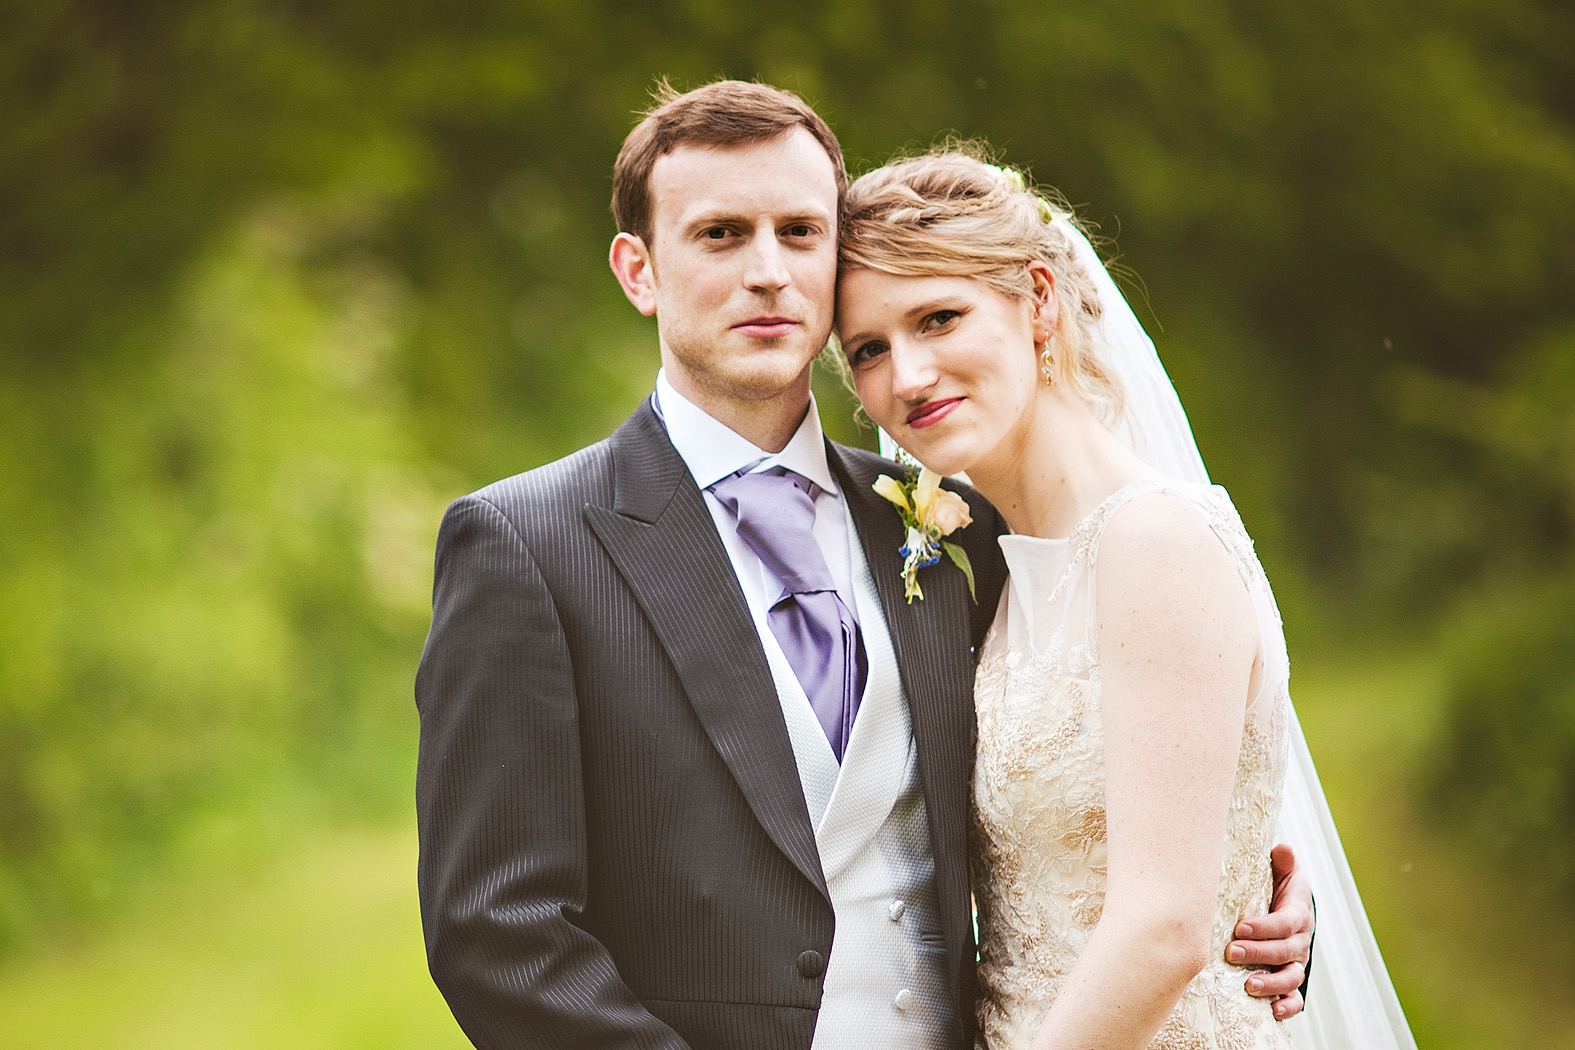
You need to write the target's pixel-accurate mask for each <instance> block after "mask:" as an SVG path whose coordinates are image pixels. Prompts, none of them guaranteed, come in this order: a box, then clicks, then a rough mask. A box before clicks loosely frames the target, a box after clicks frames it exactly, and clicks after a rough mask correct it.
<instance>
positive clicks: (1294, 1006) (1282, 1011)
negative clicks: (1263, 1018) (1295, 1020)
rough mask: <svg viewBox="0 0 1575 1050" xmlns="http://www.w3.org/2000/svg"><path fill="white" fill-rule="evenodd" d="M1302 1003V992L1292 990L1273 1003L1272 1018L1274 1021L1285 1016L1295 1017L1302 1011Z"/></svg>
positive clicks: (1283, 1018)
mask: <svg viewBox="0 0 1575 1050" xmlns="http://www.w3.org/2000/svg"><path fill="white" fill-rule="evenodd" d="M1303 1005H1304V1004H1303V1003H1302V993H1301V992H1292V993H1291V994H1290V995H1287V996H1286V997H1285V998H1284V999H1281V1000H1280V1001H1279V1002H1277V1003H1275V1004H1274V1019H1275V1020H1276V1021H1283V1020H1285V1019H1286V1018H1287V1017H1295V1016H1296V1015H1297V1014H1299V1013H1301V1012H1302V1006H1303Z"/></svg>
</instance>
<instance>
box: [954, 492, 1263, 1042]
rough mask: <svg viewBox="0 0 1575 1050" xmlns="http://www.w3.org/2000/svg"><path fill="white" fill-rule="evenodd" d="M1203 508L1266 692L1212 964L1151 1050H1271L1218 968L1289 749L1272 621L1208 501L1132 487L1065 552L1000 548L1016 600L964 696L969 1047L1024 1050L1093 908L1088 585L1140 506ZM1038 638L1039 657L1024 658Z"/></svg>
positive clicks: (1100, 836) (1249, 718)
mask: <svg viewBox="0 0 1575 1050" xmlns="http://www.w3.org/2000/svg"><path fill="white" fill-rule="evenodd" d="M1160 490H1164V491H1172V492H1176V493H1177V494H1179V495H1182V496H1184V497H1185V498H1186V499H1187V500H1188V501H1189V502H1190V503H1192V505H1194V506H1196V507H1197V508H1198V509H1199V511H1200V512H1201V513H1202V514H1203V515H1204V517H1205V519H1206V520H1207V521H1208V522H1209V524H1210V526H1211V527H1213V529H1214V531H1215V533H1216V534H1217V535H1219V537H1220V539H1221V541H1222V542H1223V543H1224V544H1225V546H1226V548H1227V550H1229V551H1230V552H1231V556H1232V558H1233V560H1235V562H1236V563H1237V565H1238V567H1239V568H1240V571H1241V573H1242V578H1243V579H1244V580H1245V581H1246V582H1247V585H1248V588H1249V591H1251V593H1252V595H1253V600H1254V603H1255V605H1256V606H1257V608H1258V610H1259V622H1260V626H1261V627H1262V629H1263V632H1264V687H1263V688H1261V689H1260V690H1259V693H1258V696H1257V697H1256V698H1254V701H1253V703H1251V704H1250V705H1249V706H1248V707H1247V709H1246V717H1245V720H1244V723H1243V732H1242V740H1241V749H1240V752H1239V758H1238V761H1237V770H1236V780H1235V784H1234V787H1233V789H1232V793H1231V801H1230V809H1229V813H1228V816H1227V820H1226V843H1225V846H1226V848H1225V853H1224V862H1223V864H1222V868H1221V873H1220V893H1219V904H1218V907H1217V908H1216V912H1215V923H1214V928H1213V935H1212V939H1211V958H1212V959H1213V960H1214V961H1213V962H1211V963H1210V964H1209V965H1208V966H1207V967H1206V968H1205V969H1204V970H1203V972H1202V973H1200V974H1199V975H1198V976H1197V977H1196V978H1195V979H1194V980H1193V981H1192V982H1191V983H1190V984H1189V985H1188V987H1187V989H1186V991H1185V992H1184V993H1183V995H1182V998H1181V1000H1180V1001H1179V1002H1178V1003H1177V1005H1176V1007H1175V1009H1174V1010H1173V1011H1172V1013H1171V1014H1170V1016H1169V1017H1168V1018H1167V1020H1166V1022H1165V1025H1164V1027H1163V1028H1162V1029H1161V1031H1160V1032H1159V1034H1158V1035H1157V1036H1156V1037H1155V1039H1154V1041H1153V1042H1152V1043H1151V1044H1150V1046H1151V1047H1152V1048H1154V1050H1271V1048H1272V1050H1282V1048H1287V1047H1289V1046H1290V1045H1291V1044H1290V1042H1289V1038H1288V1036H1287V1035H1286V1034H1285V1030H1284V1029H1283V1028H1282V1027H1281V1026H1280V1025H1279V1024H1278V1023H1277V1022H1276V1021H1275V1020H1274V1019H1273V1014H1272V1012H1271V1009H1270V1006H1269V1004H1268V1003H1267V1002H1264V1001H1261V1000H1257V999H1253V998H1251V997H1250V996H1248V995H1247V994H1246V991H1245V990H1244V989H1243V983H1244V981H1245V979H1246V975H1245V973H1244V971H1243V970H1242V969H1241V968H1239V967H1233V966H1230V965H1229V964H1227V963H1226V962H1225V961H1224V952H1225V945H1226V944H1227V943H1228V942H1229V940H1230V935H1231V932H1232V930H1233V929H1234V928H1235V924H1236V921H1237V919H1239V918H1240V916H1242V915H1243V914H1253V913H1260V912H1264V911H1267V910H1268V906H1269V898H1270V893H1271V890H1272V886H1271V876H1270V872H1269V850H1270V848H1271V847H1272V846H1273V844H1274V834H1275V825H1276V820H1277V817H1278V814H1279V806H1280V792H1281V785H1282V780H1283V776H1284V770H1285V763H1286V753H1287V747H1288V742H1289V734H1288V729H1289V721H1288V710H1289V703H1290V693H1289V690H1288V685H1287V682H1288V665H1287V662H1286V661H1285V659H1284V641H1283V635H1282V634H1281V631H1280V624H1279V616H1278V611H1277V610H1276V609H1275V608H1274V602H1273V596H1272V594H1271V593H1270V591H1269V587H1268V581H1267V579H1266V578H1265V577H1264V575H1263V570H1262V568H1261V566H1259V564H1258V561H1257V557H1256V555H1254V553H1253V549H1252V541H1251V539H1250V538H1249V537H1248V536H1247V533H1246V530H1245V529H1244V528H1243V527H1242V525H1241V520H1240V518H1239V517H1238V516H1237V515H1236V513H1235V509H1234V508H1233V507H1232V506H1231V505H1230V500H1229V498H1228V497H1227V496H1226V495H1225V494H1224V491H1223V490H1221V489H1218V488H1214V487H1210V486H1201V485H1179V486H1178V485H1171V484H1165V483H1158V482H1149V481H1144V482H1138V483H1135V484H1133V485H1129V486H1127V487H1126V488H1124V489H1122V490H1121V491H1119V492H1117V493H1115V494H1114V495H1112V496H1111V497H1110V499H1107V500H1106V501H1105V502H1104V503H1103V504H1101V506H1100V507H1099V508H1098V509H1097V510H1096V511H1095V512H1094V513H1093V514H1091V515H1090V516H1089V517H1088V518H1087V519H1086V520H1085V521H1084V522H1083V523H1081V524H1080V525H1079V526H1078V528H1077V529H1076V530H1075V531H1074V532H1073V534H1072V535H1071V536H1070V537H1068V538H1067V539H1066V540H1065V541H1035V540H1031V539H1025V538H1022V537H1007V538H1006V539H1005V540H1003V543H1002V547H1003V550H1005V551H1006V553H1007V560H1008V564H1009V565H1010V567H1011V571H1012V578H1011V579H1012V582H1011V584H1010V587H1009V590H1010V592H1011V593H1010V594H1009V595H1008V596H1007V598H1005V599H1003V602H1002V606H1001V610H1000V612H999V613H998V615H997V617H996V621H995V623H994V625H992V627H991V629H990V634H989V636H988V637H987V639H986V641H985V644H984V648H983V650H982V658H981V660H980V663H979V669H978V673H977V677H976V679H975V688H974V702H975V710H976V713H977V720H978V755H977V762H976V764H975V767H974V826H973V849H972V857H973V876H974V892H975V897H976V899H977V901H978V904H979V934H980V936H979V987H980V1000H979V1004H978V1014H979V1031H980V1036H979V1038H980V1045H981V1046H983V1047H987V1048H989V1050H1023V1048H1026V1047H1027V1046H1028V1045H1029V1043H1030V1042H1031V1041H1032V1039H1033V1036H1034V1033H1035V1032H1036V1031H1037V1030H1038V1027H1039V1022H1040V1018H1041V1017H1042V1016H1043V1013H1044V1011H1045V1009H1046V1008H1047V1007H1048V1006H1049V1004H1050V1003H1051V1002H1053V1001H1054V1000H1055V997H1056V995H1057V994H1059V992H1060V990H1061V986H1062V983H1063V982H1064V980H1065V978H1066V975H1067V973H1069V972H1070V971H1071V969H1072V966H1073V965H1074V964H1075V963H1076V962H1077V959H1078V956H1079V955H1081V953H1082V951H1083V948H1084V947H1085V946H1086V944H1087V942H1088V937H1089V936H1090V934H1091V933H1092V932H1093V930H1094V927H1095V926H1096V925H1097V924H1098V922H1099V917H1100V914H1101V913H1102V911H1103V908H1104V891H1105V878H1106V875H1107V867H1106V839H1107V835H1106V825H1105V776H1104V733H1103V722H1102V717H1101V711H1100V703H1099V694H1100V680H1099V663H1098V649H1097V645H1096V644H1095V636H1094V629H1093V618H1092V614H1093V576H1094V572H1093V570H1094V566H1095V562H1096V561H1097V558H1098V550H1099V539H1100V536H1101V535H1102V534H1103V531H1104V527H1105V525H1106V524H1108V522H1109V520H1110V518H1111V516H1112V515H1113V514H1114V513H1115V512H1116V511H1117V510H1118V509H1120V507H1121V506H1124V505H1125V503H1126V502H1128V501H1129V500H1131V499H1134V498H1136V497H1137V496H1138V495H1141V494H1144V493H1146V492H1150V491H1160ZM1035 639H1039V641H1038V642H1037V644H1036V642H1035Z"/></svg>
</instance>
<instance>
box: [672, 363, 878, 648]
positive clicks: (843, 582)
mask: <svg viewBox="0 0 1575 1050" xmlns="http://www.w3.org/2000/svg"><path fill="white" fill-rule="evenodd" d="M656 411H657V414H658V415H660V416H661V417H662V422H663V423H665V424H666V426H667V436H668V438H669V439H671V441H672V443H673V447H674V448H675V449H677V450H678V455H679V456H680V457H681V458H682V459H683V461H684V465H685V466H687V467H688V468H689V473H690V474H691V475H692V476H693V477H694V479H695V484H696V485H699V486H700V491H701V492H703V493H704V494H705V505H706V507H707V508H708V509H709V510H710V511H711V518H712V520H714V521H715V522H716V531H717V534H718V535H720V536H721V537H722V546H723V547H725V548H727V556H728V558H729V559H731V561H732V563H733V572H734V574H735V575H736V576H737V577H738V583H739V586H740V587H742V588H743V591H744V600H745V601H746V602H747V603H748V604H749V611H750V613H751V614H752V615H753V616H754V618H755V623H756V625H757V627H758V626H759V625H761V624H764V623H765V622H766V613H767V612H769V611H770V609H771V606H773V605H774V604H776V601H777V599H778V598H780V597H782V591H783V590H784V588H783V585H782V581H781V580H779V579H777V576H776V574H775V573H773V572H772V571H771V570H770V569H768V568H766V566H765V565H764V563H762V562H761V560H760V558H759V557H758V556H757V555H756V554H755V552H754V551H753V550H752V549H751V548H750V546H749V544H747V543H745V542H744V541H743V540H742V539H740V538H739V535H738V519H737V518H735V517H734V516H733V512H732V511H730V510H728V509H727V508H726V507H725V506H723V505H722V501H721V500H719V499H717V498H716V496H715V495H714V494H713V493H712V492H711V490H710V488H709V487H708V486H711V485H714V484H716V483H717V482H718V481H721V480H722V479H723V478H725V477H727V476H728V475H729V474H733V473H736V472H737V471H740V470H746V469H747V470H748V471H749V472H750V473H755V472H758V471H762V470H766V469H768V468H770V467H786V468H787V469H789V470H792V471H795V472H796V473H799V474H802V475H804V476H805V477H806V478H808V479H809V480H811V481H813V482H814V483H815V484H816V485H818V486H820V494H819V495H818V496H816V497H815V528H814V535H815V541H816V542H817V543H819V544H820V550H821V553H822V554H824V555H825V556H826V566H827V567H828V568H829V569H830V570H831V578H832V580H833V581H834V582H835V583H836V586H837V596H838V597H840V598H841V599H842V603H843V604H844V605H846V606H847V607H848V609H849V610H850V611H851V610H853V609H854V608H856V606H855V604H854V601H853V569H852V566H851V564H850V562H849V560H848V540H849V533H850V526H849V523H848V511H847V505H846V504H845V503H844V502H843V499H842V490H841V489H840V488H838V487H837V482H836V479H835V478H833V477H832V476H831V466H830V464H828V463H827V462H826V439H825V435H824V434H822V433H821V429H820V415H819V413H818V411H817V409H816V406H815V398H814V396H813V395H811V396H810V399H809V411H808V412H806V413H805V414H804V422H802V423H800V424H799V428H798V430H797V431H796V432H795V433H794V434H793V437H792V439H791V440H789V441H788V443H787V447H785V448H784V449H783V450H782V451H781V452H777V453H771V452H766V451H765V450H764V449H761V448H760V447H758V446H757V445H755V444H754V443H753V442H751V441H750V440H749V439H748V438H745V437H743V436H742V435H740V434H739V433H738V432H737V431H735V430H732V429H731V428H729V427H728V426H727V425H726V424H724V423H721V422H719V421H718V420H716V419H715V418H713V417H712V416H710V415H708V414H707V413H706V412H705V410H704V409H702V408H700V407H699V406H698V405H696V404H695V403H694V402H693V401H690V400H689V399H688V398H686V397H684V396H683V395H682V394H680V393H679V392H678V391H677V390H675V389H673V385H672V383H670V382H668V380H667V370H666V369H662V370H661V371H659V372H657V373H656Z"/></svg>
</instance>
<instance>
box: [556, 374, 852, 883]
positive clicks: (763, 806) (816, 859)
mask: <svg viewBox="0 0 1575 1050" xmlns="http://www.w3.org/2000/svg"><path fill="white" fill-rule="evenodd" d="M609 445H610V447H611V451H612V458H613V469H614V493H615V495H614V505H613V507H612V509H608V508H606V507H600V506H596V505H593V504H587V505H586V507H585V511H584V514H585V519H586V522H587V523H588V524H589V525H590V527H591V529H592V530H593V531H594V532H595V533H596V536H597V538H598V539H599V540H600V541H601V544H602V546H603V547H604V548H605V549H606V550H607V553H608V554H609V555H610V556H611V557H612V559H613V562H614V564H616V565H617V567H618V571H619V572H620V573H621V574H622V576H623V578H624V581H625V582H626V583H627V584H628V585H629V588H630V590H632V591H633V592H634V595H635V598H636V599H637V600H638V601H639V603H640V607H641V609H642V610H643V611H644V613H645V615H646V618H647V619H648V620H649V621H650V623H651V626H652V628H653V629H654V630H655V631H656V635H657V637H658V638H659V639H660V640H661V643H662V646H663V647H664V648H665V649H666V651H667V654H668V657H669V658H670V659H671V660H672V662H673V666H674V667H675V668H676V670H677V672H678V677H679V678H680V679H681V680H682V682H683V685H684V690H685V692H686V693H687V694H688V697H689V701H690V703H691V704H692V705H693V707H694V710H695V714H696V716H697V717H698V718H699V719H700V722H701V724H702V725H703V726H704V727H705V731H706V735H707V736H709V737H710V739H711V743H712V745H713V746H714V747H715V748H716V750H717V752H718V753H719V754H720V755H721V756H722V760H723V761H724V762H725V763H726V764H727V767H728V769H729V770H730V771H731V772H732V774H733V778H734V779H735V780H736V781H737V782H738V786H739V788H740V790H741V791H742V792H743V794H744V798H745V799H746V800H747V801H748V803H749V806H750V808H751V809H752V810H753V811H754V813H755V817H756V818H757V819H758V820H759V821H760V824H761V826H762V827H764V828H765V830H766V833H767V834H768V835H770V836H771V839H772V841H773V842H775V843H776V845H777V847H778V848H779V849H780V850H782V852H783V853H784V854H786V855H787V857H788V858H789V859H790V860H791V861H792V862H793V864H794V865H795V866H796V867H797V868H798V869H799V871H801V872H802V873H803V874H804V877H805V878H807V879H809V880H810V882H811V883H813V884H814V885H815V887H816V888H817V889H819V890H820V892H821V894H822V895H825V896H826V897H827V900H828V901H829V900H830V897H829V895H828V894H827V891H826V882H825V878H824V876H823V875H822V873H821V866H820V856H819V853H818V852H817V850H816V847H815V834H814V830H813V828H812V827H811V826H810V822H809V812H808V810H807V808H806V806H805V803H804V794H803V789H802V787H801V786H800V784H799V776H798V767H797V765H796V763H795V761H794V758H793V749H792V745H791V743H790V741H789V738H788V732H787V727H786V725H785V723H784V721H783V717H782V710H781V707H780V705H779V703H778V700H777V692H776V687H775V684H774V683H773V681H772V678H771V672H770V670H769V669H768V668H767V665H766V658H765V653H764V651H763V650H762V648H761V645H760V638H759V636H758V635H757V634H756V633H755V628H754V622H753V620H752V619H751V617H750V614H749V608H748V606H747V605H746V604H745V602H744V595H743V592H742V590H740V588H739V585H738V580H737V578H736V577H735V576H734V573H733V567H732V563H731V562H730V561H729V560H728V557H727V551H726V550H725V549H724V548H723V546H722V541H721V539H720V538H719V537H718V536H717V534H716V525H715V523H714V522H713V521H712V519H711V514H710V512H709V511H708V510H707V509H706V505H705V498H704V497H703V496H702V495H701V493H700V490H699V488H697V487H696V486H695V483H694V479H693V478H692V477H691V476H690V474H689V471H688V469H687V468H686V467H685V466H684V463H683V460H682V458H680V457H679V455H678V453H677V451H676V450H675V449H674V448H673V446H672V442H671V441H669V440H668V438H667V431H666V429H665V428H664V427H663V426H662V423H661V421H660V420H659V419H658V418H657V416H656V413H655V412H654V411H653V410H652V408H651V406H650V403H649V401H647V402H646V403H645V404H643V405H641V406H640V408H639V410H638V411H636V412H635V414H634V415H633V416H631V417H630V418H629V420H628V421H627V422H625V423H624V425H623V426H621V427H619V428H618V430H617V431H616V432H615V433H614V434H613V436H612V437H611V439H609Z"/></svg>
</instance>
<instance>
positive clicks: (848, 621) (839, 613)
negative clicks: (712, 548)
mask: <svg viewBox="0 0 1575 1050" xmlns="http://www.w3.org/2000/svg"><path fill="white" fill-rule="evenodd" d="M711 491H712V492H713V493H714V494H715V495H716V498H717V499H718V500H720V501H721V503H722V505H723V506H724V507H726V508H727V509H728V510H730V511H732V512H733V516H734V517H736V518H737V519H738V535H739V538H741V539H742V540H743V541H744V542H745V543H747V544H749V547H750V549H751V550H753V551H754V552H755V554H756V556H757V557H759V558H760V560H761V562H763V563H764V564H765V566H766V568H768V569H770V570H771V571H772V573H774V574H775V575H776V577H777V579H779V580H781V581H782V584H783V591H782V596H781V597H780V598H778V599H777V600H776V602H775V603H774V604H773V605H772V606H771V611H770V613H768V614H767V616H766V624H767V626H769V627H770V628H771V633H772V634H773V635H775V636H776V639H777V641H778V642H780V643H781V644H782V651H783V652H784V653H786V654H787V658H788V663H789V664H791V665H792V667H793V673H794V674H795V675H796V676H797V677H798V681H799V684H800V685H802V686H803V687H804V692H805V694H806V695H808V697H809V704H810V706H811V707H812V708H814V709H815V717H816V718H818V719H819V720H820V725H821V728H822V729H824V730H825V731H826V739H828V740H830V741H831V750H832V751H834V752H835V753H836V755H837V761H838V762H841V761H842V754H843V752H844V751H846V750H847V746H848V737H849V736H850V735H851V734H852V732H853V717H854V715H856V714H858V710H859V698H860V697H861V696H862V695H863V693H864V679H865V677H866V676H867V675H868V672H869V666H868V661H867V659H866V657H865V655H864V640H863V638H861V637H860V636H859V625H858V621H856V620H855V619H854V618H853V613H852V611H851V610H850V609H849V608H848V607H847V606H846V605H844V604H843V602H842V599H841V598H839V597H837V591H836V584H835V583H834V582H833V580H832V578H831V570H830V569H829V568H828V567H827V566H826V556H825V555H824V554H823V553H821V550H820V544H819V543H817V542H816V541H815V534H814V531H813V530H814V525H815V496H816V495H817V494H818V493H819V492H820V486H818V485H816V484H815V483H814V482H813V481H810V480H809V479H808V478H806V477H804V475H802V474H798V473H795V472H793V471H791V470H788V469H787V468H785V467H772V468H770V469H769V470H763V471H760V472H759V473H755V474H729V475H728V476H727V477H725V478H723V479H722V480H721V481H718V482H717V483H716V484H714V485H712V486H711Z"/></svg>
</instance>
